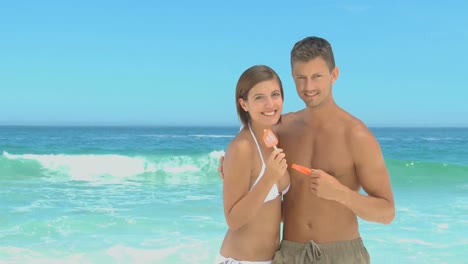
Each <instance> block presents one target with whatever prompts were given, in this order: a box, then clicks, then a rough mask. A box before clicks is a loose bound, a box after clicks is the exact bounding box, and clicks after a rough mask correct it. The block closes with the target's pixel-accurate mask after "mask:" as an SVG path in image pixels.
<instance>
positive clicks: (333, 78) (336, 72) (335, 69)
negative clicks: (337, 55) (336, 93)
mask: <svg viewBox="0 0 468 264" xmlns="http://www.w3.org/2000/svg"><path fill="white" fill-rule="evenodd" d="M331 74H332V83H335V81H336V80H337V79H338V75H340V70H339V69H338V66H335V68H334V69H333V70H332V72H331Z"/></svg>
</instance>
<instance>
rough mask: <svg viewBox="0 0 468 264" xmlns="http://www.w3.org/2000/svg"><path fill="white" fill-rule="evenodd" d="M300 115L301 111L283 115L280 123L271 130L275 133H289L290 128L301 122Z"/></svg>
mask: <svg viewBox="0 0 468 264" xmlns="http://www.w3.org/2000/svg"><path fill="white" fill-rule="evenodd" d="M300 113H301V111H298V112H290V113H286V114H283V115H282V116H281V122H280V123H279V124H276V125H275V126H274V127H273V130H274V131H275V132H277V133H284V131H289V130H290V128H291V127H292V126H294V125H296V124H297V123H298V122H300V121H301V114H300Z"/></svg>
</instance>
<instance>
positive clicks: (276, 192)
mask: <svg viewBox="0 0 468 264" xmlns="http://www.w3.org/2000/svg"><path fill="white" fill-rule="evenodd" d="M249 130H250V134H252V137H253V139H254V141H255V145H257V149H258V154H259V155H260V159H261V160H262V170H261V171H260V174H258V177H257V179H256V180H255V182H254V184H253V185H252V187H251V188H250V190H252V188H253V187H254V186H255V185H256V184H257V183H258V181H259V180H260V179H261V178H262V177H263V174H264V173H265V168H266V165H265V161H264V160H263V155H262V151H261V150H260V146H259V145H258V142H257V138H255V135H254V133H253V131H252V128H251V127H250V124H249ZM290 186H291V183H289V185H288V187H286V189H284V190H283V191H282V192H281V193H280V192H279V190H278V186H277V185H276V183H275V184H273V186H272V187H271V189H270V192H269V193H268V195H267V196H266V197H265V201H263V202H264V203H266V202H269V201H271V200H274V199H276V197H278V196H280V195H285V194H286V193H287V192H288V191H289V187H290Z"/></svg>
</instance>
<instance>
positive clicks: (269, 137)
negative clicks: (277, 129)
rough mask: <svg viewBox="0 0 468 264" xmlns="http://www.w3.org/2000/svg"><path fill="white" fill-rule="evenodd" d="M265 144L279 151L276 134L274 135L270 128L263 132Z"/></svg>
mask: <svg viewBox="0 0 468 264" xmlns="http://www.w3.org/2000/svg"><path fill="white" fill-rule="evenodd" d="M263 142H265V145H266V146H267V147H269V148H271V147H273V148H274V149H277V147H276V145H278V139H277V138H276V136H275V133H273V131H271V129H269V128H267V129H264V130H263Z"/></svg>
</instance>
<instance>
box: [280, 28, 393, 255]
mask: <svg viewBox="0 0 468 264" xmlns="http://www.w3.org/2000/svg"><path fill="white" fill-rule="evenodd" d="M291 67H292V77H293V79H294V83H295V86H296V90H297V93H298V95H299V97H300V98H301V99H302V100H303V101H304V103H305V105H306V106H305V108H304V109H302V110H300V111H298V112H294V113H289V114H286V115H284V116H283V117H282V121H281V123H280V124H278V125H276V126H275V132H276V133H277V135H278V138H279V146H280V147H281V148H282V149H283V150H284V153H285V154H286V160H287V162H288V164H298V165H302V166H305V167H308V168H311V169H312V170H311V172H310V173H307V174H303V173H301V172H299V171H296V170H294V169H291V168H288V170H289V174H290V177H291V188H290V190H289V192H288V194H287V195H285V197H284V202H283V217H284V220H283V240H282V242H281V245H280V249H279V250H278V251H277V252H276V254H275V256H274V259H273V263H277V264H279V263H353V264H354V263H370V258H369V255H368V253H367V250H366V248H365V247H364V245H363V242H362V240H361V237H360V234H359V227H358V220H357V216H359V217H360V218H362V219H364V220H366V221H371V222H378V223H383V224H389V223H390V222H391V221H392V220H393V218H394V216H395V205H394V200H393V193H392V189H391V184H390V179H389V176H388V172H387V169H386V166H385V162H384V159H383V156H382V153H381V150H380V146H379V144H378V142H377V140H376V138H375V137H374V136H373V134H372V133H371V131H370V130H369V129H368V128H367V127H366V125H365V124H363V123H362V122H361V121H360V120H359V119H357V118H355V117H354V116H352V115H351V114H349V113H347V112H346V111H344V110H343V109H342V108H340V107H339V106H338V105H337V104H336V103H335V101H334V99H333V94H332V86H333V84H334V82H335V81H336V80H337V79H338V75H339V71H338V67H336V66H335V60H334V56H333V51H332V48H331V45H330V44H329V42H328V41H326V40H325V39H322V38H319V37H307V38H305V39H303V40H301V41H299V42H297V43H296V44H295V45H294V47H293V49H292V51H291ZM361 187H362V188H363V190H364V191H365V192H366V193H367V195H363V194H360V193H359V189H360V188H361Z"/></svg>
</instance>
